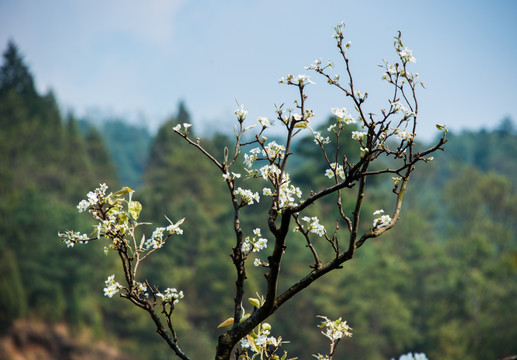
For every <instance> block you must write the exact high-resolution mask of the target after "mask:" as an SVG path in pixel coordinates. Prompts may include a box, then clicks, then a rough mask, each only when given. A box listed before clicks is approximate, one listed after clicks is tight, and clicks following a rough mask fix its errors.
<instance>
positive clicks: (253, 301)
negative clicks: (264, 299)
mask: <svg viewBox="0 0 517 360" xmlns="http://www.w3.org/2000/svg"><path fill="white" fill-rule="evenodd" d="M248 301H249V302H250V304H251V305H253V306H255V307H256V308H259V307H260V301H259V300H258V299H255V298H248Z"/></svg>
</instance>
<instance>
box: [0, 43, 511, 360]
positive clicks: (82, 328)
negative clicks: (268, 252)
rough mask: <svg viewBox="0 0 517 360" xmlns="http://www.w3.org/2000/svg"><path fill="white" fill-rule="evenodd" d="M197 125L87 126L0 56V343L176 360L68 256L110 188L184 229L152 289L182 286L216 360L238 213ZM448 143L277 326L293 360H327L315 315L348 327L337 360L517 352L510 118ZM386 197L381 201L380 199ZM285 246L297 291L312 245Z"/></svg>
mask: <svg viewBox="0 0 517 360" xmlns="http://www.w3.org/2000/svg"><path fill="white" fill-rule="evenodd" d="M189 121H190V120H189V113H188V110H187V109H186V107H185V104H183V103H181V104H180V105H179V108H178V112H177V114H176V115H174V116H171V117H170V118H169V119H168V120H167V121H166V122H165V123H164V125H163V126H162V127H161V128H160V129H159V130H158V132H157V133H156V134H155V135H151V134H150V133H149V132H148V131H147V130H145V129H143V128H139V127H135V126H132V125H128V124H127V123H124V122H123V121H121V119H117V121H107V122H104V123H101V124H98V125H97V126H94V125H92V124H91V123H90V122H88V120H87V119H76V118H75V117H74V115H73V114H66V115H63V114H61V112H60V110H59V107H58V105H57V100H56V98H55V95H54V94H53V93H52V92H51V91H49V92H48V93H46V94H39V93H38V92H37V90H36V89H35V86H34V78H33V76H32V74H31V72H30V70H29V69H28V68H27V66H26V65H25V64H24V61H23V57H22V56H21V54H20V52H19V50H18V48H17V47H16V45H15V44H14V43H13V42H10V43H9V44H8V45H7V49H6V50H5V52H4V55H3V63H2V65H1V67H0V199H1V200H0V285H1V288H2V296H0V330H1V331H2V332H4V333H5V332H7V331H9V329H10V327H11V325H12V324H13V323H14V322H15V321H16V320H20V319H30V320H31V321H35V322H36V321H37V322H44V323H49V324H58V323H60V324H63V323H64V324H67V326H68V327H70V329H72V331H74V332H76V333H83V332H88V333H89V334H90V336H92V338H93V339H98V340H100V339H108V340H110V341H111V342H112V344H115V345H116V346H118V347H120V348H121V349H122V350H123V351H126V352H127V353H131V354H133V355H135V356H137V357H143V358H154V359H165V358H167V357H168V351H167V349H166V348H164V347H163V344H161V341H160V339H159V337H158V336H157V335H156V334H154V332H153V330H152V327H151V324H150V323H149V322H148V319H147V318H146V317H145V315H144V314H139V313H138V311H135V310H134V309H131V306H129V304H124V302H116V301H108V300H106V299H105V298H104V297H103V295H102V287H103V285H104V279H105V278H106V276H107V275H109V274H111V273H113V272H114V271H115V270H114V269H115V266H114V262H115V260H116V259H115V258H113V257H110V256H108V257H106V258H102V257H99V255H98V254H99V252H101V251H102V249H99V248H98V247H96V246H95V245H94V244H92V245H90V246H88V247H87V248H81V249H77V248H72V249H67V248H66V247H65V245H63V244H60V243H59V241H60V240H59V239H58V237H57V232H58V231H59V230H63V229H65V227H68V226H69V227H70V228H73V229H77V230H80V229H83V231H84V232H89V230H90V229H89V226H90V225H89V224H88V223H86V221H87V217H85V216H79V214H78V213H77V209H76V208H75V207H74V206H73V205H70V204H75V203H77V202H79V200H80V199H81V198H82V197H83V196H84V194H85V193H87V192H88V191H89V190H91V189H93V188H94V187H96V186H97V185H98V184H99V183H101V182H105V183H107V184H108V185H109V186H110V187H111V188H115V187H116V186H118V185H123V186H125V185H129V186H131V187H134V188H136V190H137V192H136V194H135V195H134V196H135V199H138V200H139V201H141V202H142V204H143V207H144V209H145V211H144V212H143V213H142V217H143V220H144V221H150V222H153V224H154V225H156V226H158V225H159V224H164V223H166V219H165V217H164V216H169V217H173V218H174V217H176V216H177V215H178V216H179V215H181V216H182V217H183V216H184V217H186V219H187V220H186V222H185V223H184V226H183V228H184V230H185V235H184V237H183V238H181V241H178V239H176V240H175V242H173V243H170V244H168V245H167V246H166V247H165V248H164V249H163V251H162V252H159V253H157V254H156V256H155V257H154V259H152V261H151V263H150V264H148V267H147V270H146V276H148V277H149V278H152V279H153V281H156V282H157V283H164V284H166V283H170V282H171V281H170V279H174V283H175V284H177V286H178V287H180V288H181V289H182V290H184V292H185V296H186V298H187V299H188V306H187V305H185V304H187V302H186V303H185V304H183V305H181V304H180V305H179V306H178V309H177V311H176V313H177V316H178V317H179V323H178V329H177V330H178V332H179V333H180V336H181V338H182V340H183V346H184V347H185V350H186V351H187V352H188V353H189V354H192V355H191V356H192V358H207V357H210V356H211V355H212V351H213V348H214V346H215V339H216V335H217V334H218V329H217V325H218V324H219V323H221V322H222V321H223V320H225V319H226V318H228V317H229V316H230V315H231V314H229V313H226V311H227V309H231V301H232V299H231V298H230V297H228V296H226V294H227V293H228V291H229V289H230V288H231V287H232V284H231V281H233V280H232V279H233V277H232V276H231V275H230V274H231V262H230V261H229V257H228V255H229V253H230V249H231V244H232V238H233V234H232V233H231V231H232V228H231V221H232V219H231V216H232V215H231V214H232V209H231V208H230V206H229V205H230V204H229V203H228V199H227V198H226V195H227V194H226V193H225V192H224V190H223V189H224V187H225V184H224V181H223V179H222V177H221V176H220V173H219V172H218V171H216V169H215V168H213V167H212V166H211V164H210V163H209V162H208V161H207V160H206V159H204V158H202V157H199V156H197V152H196V149H194V148H192V147H189V145H188V144H186V143H185V142H183V141H181V139H180V138H178V137H175V136H174V134H173V132H172V127H173V126H174V125H175V124H177V123H183V122H189ZM322 129H326V126H322ZM193 131H194V132H195V131H196V129H195V126H194V127H193ZM448 139H449V142H448V144H447V146H446V148H447V151H446V153H440V154H438V155H436V156H435V160H434V161H433V162H431V163H430V164H427V166H422V168H421V169H419V171H417V172H416V173H415V177H414V181H413V183H412V184H411V185H410V188H409V189H408V194H407V197H406V201H405V207H404V209H403V211H402V216H401V221H400V222H399V225H398V226H397V228H396V230H394V231H391V232H388V233H387V234H385V235H384V236H383V237H382V238H379V239H374V240H372V241H371V242H370V243H369V244H368V245H367V246H365V247H364V248H362V249H361V251H360V252H358V253H357V256H356V258H355V259H354V261H352V262H350V263H347V264H346V266H344V268H343V269H342V270H341V274H340V275H339V276H333V277H328V278H324V279H323V280H322V281H321V282H320V283H319V284H317V285H315V286H313V287H311V288H309V289H308V290H307V292H305V293H303V294H302V295H300V297H299V298H297V301H295V302H293V303H292V305H290V306H287V307H285V308H283V309H282V310H281V311H280V312H279V313H278V314H277V316H276V317H275V318H274V319H273V321H272V325H273V328H274V329H275V332H278V334H281V335H282V336H283V337H284V338H285V339H286V340H291V341H292V342H291V344H289V345H287V347H286V349H287V350H289V354H290V355H291V356H300V357H303V358H307V355H306V354H311V353H318V352H322V351H324V349H325V344H324V339H323V338H322V337H321V335H320V334H319V331H318V329H317V328H316V327H315V326H316V324H317V323H318V320H317V319H316V315H320V314H326V315H328V316H329V317H331V318H337V317H339V316H343V318H344V319H346V320H347V321H348V323H349V324H350V325H351V326H352V327H353V328H354V336H353V337H352V338H351V339H348V340H347V341H346V343H345V344H343V345H341V346H340V349H339V350H338V353H339V354H336V356H337V355H339V357H343V358H345V357H347V358H352V359H355V358H361V359H370V360H376V359H387V358H390V357H394V356H396V355H398V354H402V353H406V352H409V351H418V352H425V353H426V354H427V356H428V357H429V358H430V359H497V358H502V357H504V356H505V355H509V354H515V353H517V344H516V342H515V339H516V338H517V328H516V327H515V326H513V324H515V323H517V302H516V301H515V300H514V299H515V298H516V297H517V231H516V230H517V229H516V227H517V225H516V222H515V219H516V218H517V191H516V190H517V189H516V186H517V185H516V183H515V181H514V179H515V178H516V177H517V161H516V159H515V155H514V154H515V153H516V151H517V149H516V147H517V132H516V130H515V127H514V125H513V123H512V121H511V119H504V120H503V121H502V122H501V124H500V126H499V127H498V128H496V129H495V130H491V131H489V130H480V131H476V132H472V131H470V132H463V133H460V134H450V135H449V136H448ZM203 143H204V144H205V146H206V147H207V148H209V149H210V150H211V151H212V152H214V153H217V152H222V151H223V148H224V146H227V145H228V146H231V144H232V139H230V138H228V137H226V136H225V135H221V134H213V135H211V136H210V137H209V138H206V139H203ZM296 146H297V147H298V150H297V151H300V153H301V154H302V155H303V156H301V157H300V158H299V159H297V163H296V167H295V168H293V169H290V173H291V176H292V178H293V181H294V182H295V183H296V184H297V185H298V186H301V187H303V190H304V192H308V191H309V190H310V189H316V188H318V184H319V182H320V181H321V180H322V177H323V173H324V169H322V168H319V167H318V166H317V164H318V162H317V156H318V149H317V147H316V145H314V143H313V139H312V137H310V138H301V139H300V140H299V141H298V142H297V144H296ZM342 146H344V147H346V144H343V145H342ZM200 173H201V174H203V176H198V175H199V174H200ZM380 186H381V185H379V191H378V192H375V193H374V194H372V196H376V197H379V199H381V200H382V196H383V195H382V194H383V189H381V188H380ZM257 190H258V189H257ZM246 211H248V212H249V218H250V219H252V220H253V221H254V222H250V224H247V226H249V227H250V229H251V228H252V226H253V223H263V222H264V221H265V220H266V219H264V218H261V215H260V214H261V212H260V207H251V208H249V209H246ZM328 211H329V210H328V208H327V207H326V206H325V204H322V205H320V206H318V207H315V208H314V212H315V215H317V216H318V217H319V218H320V219H322V221H324V219H328V220H327V221H332V219H333V218H334V217H333V216H330V215H331V214H329V212H328ZM199 224H202V225H203V226H199ZM288 246H289V247H292V248H294V249H295V251H293V250H290V255H289V256H288V257H286V259H285V262H286V265H285V266H284V268H283V270H282V274H283V276H287V277H290V276H292V277H293V278H298V277H299V276H300V274H301V273H303V272H305V271H306V269H302V268H300V265H299V264H301V263H303V262H302V261H300V258H301V257H304V256H307V252H306V250H305V243H304V242H303V239H302V238H299V237H297V236H296V234H293V236H292V237H291V238H290V239H289V241H288ZM94 253H95V256H93V254H94ZM170 264H173V265H174V266H171V265H170ZM253 270H254V269H250V271H249V277H250V279H251V281H250V283H251V287H253V288H254V289H252V290H257V291H260V290H261V286H262V275H261V274H260V272H259V271H256V272H254V271H253ZM223 295H224V296H223ZM226 302H230V303H226ZM300 340H303V341H300ZM144 354H145V355H144Z"/></svg>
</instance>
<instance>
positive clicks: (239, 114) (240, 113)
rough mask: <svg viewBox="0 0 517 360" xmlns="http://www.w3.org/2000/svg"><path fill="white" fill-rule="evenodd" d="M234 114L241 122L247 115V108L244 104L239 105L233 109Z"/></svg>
mask: <svg viewBox="0 0 517 360" xmlns="http://www.w3.org/2000/svg"><path fill="white" fill-rule="evenodd" d="M235 115H237V118H238V120H239V122H243V121H244V119H246V116H248V109H245V108H244V105H240V106H239V108H238V109H237V110H235Z"/></svg>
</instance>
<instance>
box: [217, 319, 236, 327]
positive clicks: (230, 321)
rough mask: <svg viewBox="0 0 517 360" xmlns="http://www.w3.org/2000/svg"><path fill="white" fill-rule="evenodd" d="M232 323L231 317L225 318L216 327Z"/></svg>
mask: <svg viewBox="0 0 517 360" xmlns="http://www.w3.org/2000/svg"><path fill="white" fill-rule="evenodd" d="M231 324H233V318H232V317H231V318H228V319H226V320H224V321H223V322H222V323H220V324H219V325H218V326H217V327H218V328H221V327H225V326H228V325H231Z"/></svg>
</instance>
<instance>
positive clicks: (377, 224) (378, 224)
mask: <svg viewBox="0 0 517 360" xmlns="http://www.w3.org/2000/svg"><path fill="white" fill-rule="evenodd" d="M382 213H384V210H382V209H380V210H376V211H374V212H373V215H380V214H382ZM390 222H391V217H390V216H389V215H381V217H379V218H376V219H375V220H373V227H374V228H382V227H385V226H388V225H389V223H390Z"/></svg>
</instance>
